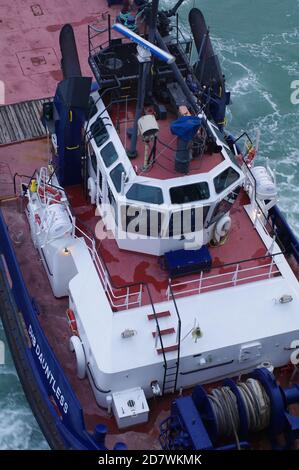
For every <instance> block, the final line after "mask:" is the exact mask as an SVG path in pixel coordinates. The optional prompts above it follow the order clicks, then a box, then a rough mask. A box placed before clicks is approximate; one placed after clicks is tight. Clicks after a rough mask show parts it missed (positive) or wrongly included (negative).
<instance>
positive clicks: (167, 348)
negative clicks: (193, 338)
mask: <svg viewBox="0 0 299 470" xmlns="http://www.w3.org/2000/svg"><path fill="white" fill-rule="evenodd" d="M178 348H179V346H178V344H174V345H173V346H167V347H166V348H164V352H165V353H168V352H172V351H177V350H178ZM157 353H158V354H163V349H162V348H159V349H157Z"/></svg>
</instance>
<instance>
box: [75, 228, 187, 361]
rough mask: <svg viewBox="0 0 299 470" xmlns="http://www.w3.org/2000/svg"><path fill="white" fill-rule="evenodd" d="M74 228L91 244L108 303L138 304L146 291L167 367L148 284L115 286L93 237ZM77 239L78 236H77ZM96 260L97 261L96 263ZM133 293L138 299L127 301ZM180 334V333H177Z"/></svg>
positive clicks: (121, 305)
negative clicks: (123, 300) (122, 301)
mask: <svg viewBox="0 0 299 470" xmlns="http://www.w3.org/2000/svg"><path fill="white" fill-rule="evenodd" d="M75 228H76V230H78V231H79V232H80V233H81V234H82V235H83V236H84V237H85V238H87V239H88V240H89V241H90V242H91V244H92V248H90V247H88V245H87V244H86V246H87V248H88V249H89V250H90V252H91V254H92V258H93V261H94V263H95V266H96V268H97V271H98V274H99V275H100V279H101V281H102V284H103V287H104V289H105V292H106V294H107V296H108V299H109V302H110V304H111V305H112V306H113V307H115V308H120V307H123V306H126V307H127V309H128V308H129V305H134V304H136V303H137V304H139V306H140V305H141V302H142V290H143V289H145V290H146V292H147V295H148V298H149V301H150V305H151V307H152V312H153V315H154V319H155V322H156V332H157V333H158V337H159V340H160V345H161V350H162V355H163V362H164V367H165V370H166V369H167V360H166V355H165V349H164V344H163V339H162V335H161V329H160V325H159V321H158V317H157V312H156V309H155V305H154V302H153V298H152V294H151V292H150V289H149V286H148V284H147V283H145V282H143V281H142V282H134V283H129V284H125V285H123V286H115V285H114V284H113V282H112V279H111V276H110V272H109V270H108V268H107V265H106V263H105V260H104V259H103V257H102V256H101V255H99V253H98V251H97V249H96V245H95V239H94V238H90V237H89V236H88V235H87V234H86V233H85V232H84V231H83V230H82V229H80V228H79V227H78V226H77V225H76V226H75ZM89 231H90V232H92V231H91V230H90V229H89ZM77 238H78V239H79V237H77ZM96 261H97V262H98V263H96ZM136 286H139V291H136V292H133V293H130V292H129V291H128V290H127V293H126V294H122V295H118V296H117V295H115V294H114V291H113V290H114V289H130V288H131V287H136ZM108 287H109V289H110V291H108V290H107V288H108ZM133 295H138V297H139V299H138V300H136V301H135V302H131V303H130V301H129V297H130V296H133ZM112 298H114V299H118V300H119V299H123V298H125V299H126V302H125V303H124V304H114V302H113V299H112ZM174 304H175V308H176V311H177V315H178V318H179V332H181V319H180V316H179V313H178V310H177V306H176V303H175V300H174ZM179 334H180V333H179Z"/></svg>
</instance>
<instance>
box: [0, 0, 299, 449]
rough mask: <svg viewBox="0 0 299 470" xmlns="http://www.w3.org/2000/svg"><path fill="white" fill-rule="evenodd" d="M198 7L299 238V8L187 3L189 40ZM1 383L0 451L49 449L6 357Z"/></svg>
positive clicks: (268, 0) (238, 110)
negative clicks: (297, 96)
mask: <svg viewBox="0 0 299 470" xmlns="http://www.w3.org/2000/svg"><path fill="white" fill-rule="evenodd" d="M174 3H175V1H174V0H165V1H164V2H162V5H163V4H164V5H165V6H167V7H168V8H169V7H170V6H173V5H174ZM194 4H195V6H197V7H198V8H200V9H202V11H203V13H204V15H205V17H206V21H207V24H208V25H209V26H210V30H211V37H212V40H213V44H214V48H215V51H216V53H217V54H218V55H219V59H220V63H221V65H222V68H223V72H224V73H225V76H226V81H227V88H228V90H230V91H231V93H232V105H231V106H230V108H229V111H228V115H227V118H228V123H227V127H228V128H229V129H230V130H231V132H232V133H233V134H234V135H236V136H237V135H239V134H241V132H242V131H245V130H246V131H248V132H249V134H250V135H251V136H252V137H253V138H254V137H255V135H256V133H257V130H259V131H260V134H261V137H260V147H259V154H258V161H259V162H260V163H261V164H264V163H265V162H266V160H267V159H268V162H269V163H270V165H271V166H272V168H273V169H274V170H275V172H276V176H277V184H278V187H279V206H280V208H281V209H282V210H283V212H284V213H285V215H286V216H287V219H288V220H289V222H290V224H291V225H292V227H293V229H294V230H295V232H296V233H297V234H298V235H299V165H298V161H299V104H298V105H295V104H292V102H291V93H292V89H291V83H292V82H293V81H295V80H299V26H298V25H299V0H283V1H278V0H247V1H245V0H226V1H219V0H198V1H195V2H194V1H193V0H189V1H188V0H186V4H184V5H183V6H182V7H181V8H180V13H181V14H182V16H183V29H184V31H186V32H187V33H188V29H189V28H188V22H187V14H188V11H189V10H190V8H192V6H194ZM0 340H4V341H5V338H4V332H3V329H2V327H1V326H0ZM0 381H1V382H0V449H45V448H47V443H46V442H45V439H44V438H43V436H42V433H41V432H40V430H39V427H38V425H37V423H36V421H35V419H34V417H33V416H32V413H31V411H30V408H29V406H28V404H27V402H26V399H25V398H24V394H23V391H22V387H21V385H20V383H19V380H18V377H17V374H16V372H15V369H14V366H13V363H12V359H11V357H10V354H9V352H8V351H7V349H6V363H5V365H2V366H0Z"/></svg>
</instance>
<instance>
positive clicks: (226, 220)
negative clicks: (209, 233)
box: [213, 215, 232, 243]
mask: <svg viewBox="0 0 299 470" xmlns="http://www.w3.org/2000/svg"><path fill="white" fill-rule="evenodd" d="M231 226H232V219H231V218H230V216H229V215H224V216H223V217H221V219H219V220H218V222H217V223H216V225H215V230H214V237H213V239H214V242H215V243H220V242H221V240H222V239H223V238H224V237H226V236H227V234H228V232H229V231H230V228H231Z"/></svg>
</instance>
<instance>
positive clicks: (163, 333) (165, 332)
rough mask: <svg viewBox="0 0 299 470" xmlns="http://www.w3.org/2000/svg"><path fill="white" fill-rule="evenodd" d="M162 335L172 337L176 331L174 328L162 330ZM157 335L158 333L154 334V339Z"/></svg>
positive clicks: (154, 332)
mask: <svg viewBox="0 0 299 470" xmlns="http://www.w3.org/2000/svg"><path fill="white" fill-rule="evenodd" d="M160 333H161V336H164V335H171V334H172V333H175V329H174V328H165V330H160ZM156 334H157V332H156V331H153V332H152V335H153V338H155V337H156Z"/></svg>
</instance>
